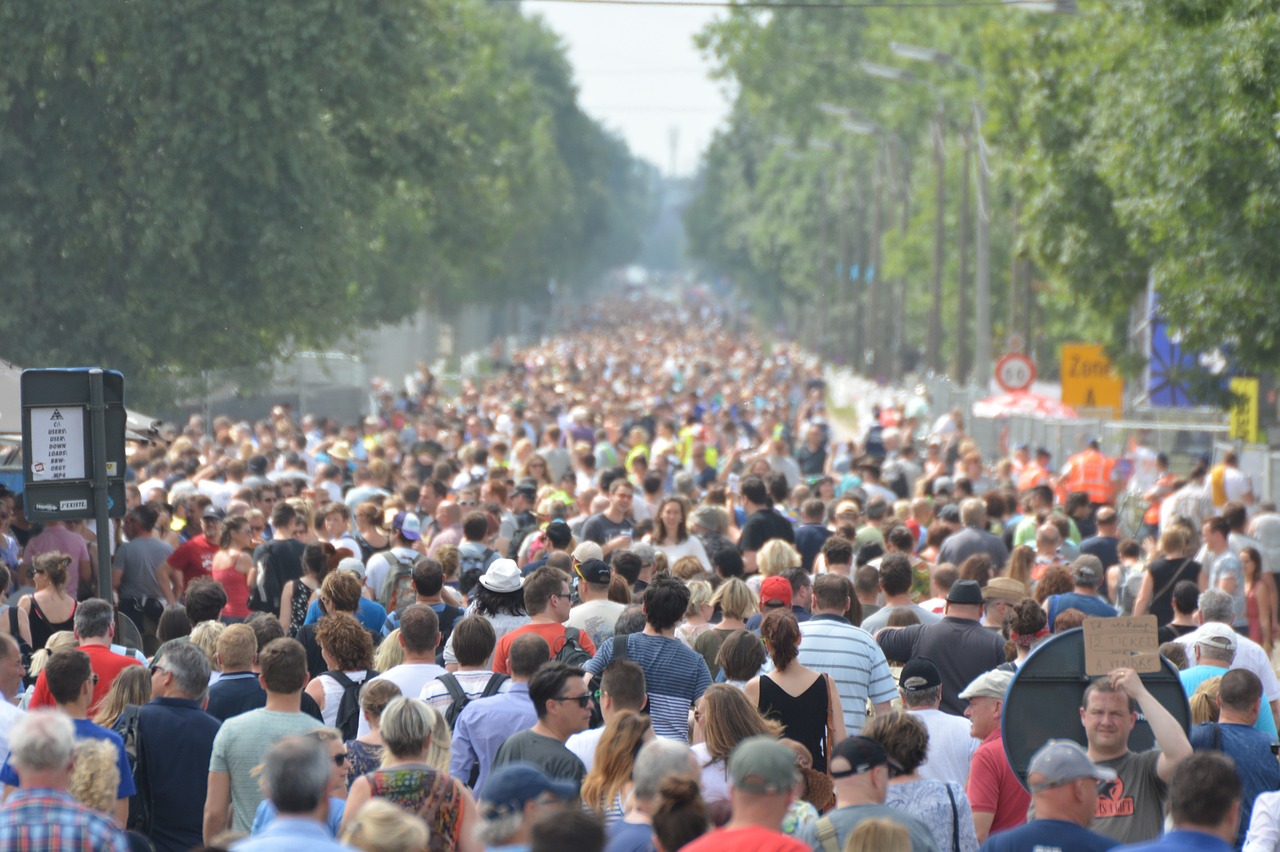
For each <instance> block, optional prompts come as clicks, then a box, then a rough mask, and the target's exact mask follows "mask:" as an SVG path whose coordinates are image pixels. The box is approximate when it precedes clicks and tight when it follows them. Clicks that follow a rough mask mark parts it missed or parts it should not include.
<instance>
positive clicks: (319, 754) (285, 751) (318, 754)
mask: <svg viewBox="0 0 1280 852" xmlns="http://www.w3.org/2000/svg"><path fill="white" fill-rule="evenodd" d="M332 766H333V764H332V763H331V762H330V760H329V750H328V749H327V748H325V747H324V745H322V744H321V743H320V741H319V740H317V739H315V738H314V737H286V738H285V739H283V740H281V741H280V742H278V743H276V744H275V745H274V746H272V747H271V751H269V752H267V761H266V771H265V773H264V775H263V778H264V780H265V782H266V785H267V791H268V796H269V797H270V799H271V802H272V803H273V804H274V805H275V806H276V810H277V811H279V812H280V813H281V814H282V815H283V814H309V813H311V812H312V811H314V810H315V809H316V808H318V807H320V803H321V802H323V801H325V797H326V796H328V795H329V781H330V778H331V777H332V776H331V774H330V770H331V769H332Z"/></svg>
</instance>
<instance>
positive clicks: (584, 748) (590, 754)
mask: <svg viewBox="0 0 1280 852" xmlns="http://www.w3.org/2000/svg"><path fill="white" fill-rule="evenodd" d="M602 736H604V725H601V726H600V727H598V728H587V729H586V730H585V731H583V732H582V733H580V734H574V735H573V736H571V737H569V739H568V740H566V741H565V744H564V747H565V748H567V749H569V751H571V752H573V753H574V754H576V755H577V756H578V760H581V761H582V765H583V766H585V767H587V771H588V772H590V771H591V764H592V763H593V762H594V761H595V759H596V746H598V745H600V738H601V737H602Z"/></svg>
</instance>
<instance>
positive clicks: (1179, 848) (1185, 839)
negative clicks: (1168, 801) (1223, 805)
mask: <svg viewBox="0 0 1280 852" xmlns="http://www.w3.org/2000/svg"><path fill="white" fill-rule="evenodd" d="M1268 753H1270V752H1268ZM1119 848H1120V849H1122V850H1123V852H1230V850H1231V844H1230V843H1227V842H1226V841H1225V840H1223V839H1222V838H1221V837H1216V836H1214V835H1212V834H1207V833H1205V832H1203V831H1193V830H1191V829H1186V828H1179V829H1176V830H1174V831H1170V832H1168V833H1167V834H1165V835H1164V837H1160V838H1157V839H1155V840H1153V841H1151V842H1150V843H1134V844H1132V845H1130V846H1121V847H1119Z"/></svg>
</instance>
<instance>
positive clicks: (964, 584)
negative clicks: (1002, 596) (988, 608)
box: [947, 580, 983, 606]
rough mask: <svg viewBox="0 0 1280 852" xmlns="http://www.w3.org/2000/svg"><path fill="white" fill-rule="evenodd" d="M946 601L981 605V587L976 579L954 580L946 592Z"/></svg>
mask: <svg viewBox="0 0 1280 852" xmlns="http://www.w3.org/2000/svg"><path fill="white" fill-rule="evenodd" d="M947 603H953V604H969V605H972V606H982V603H983V597H982V587H981V586H979V585H978V581H977V580H956V581H955V583H954V584H953V585H952V586H951V591H949V592H947Z"/></svg>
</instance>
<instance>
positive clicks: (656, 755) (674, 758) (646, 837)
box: [609, 737, 701, 849]
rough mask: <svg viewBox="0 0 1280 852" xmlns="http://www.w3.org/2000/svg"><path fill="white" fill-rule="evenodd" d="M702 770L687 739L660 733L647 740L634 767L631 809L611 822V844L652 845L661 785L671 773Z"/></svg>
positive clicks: (625, 846) (694, 775)
mask: <svg viewBox="0 0 1280 852" xmlns="http://www.w3.org/2000/svg"><path fill="white" fill-rule="evenodd" d="M700 771H701V770H700V769H699V767H698V760H697V758H696V757H694V754H693V750H692V749H690V748H689V747H688V746H687V745H685V744H684V743H682V742H677V741H675V740H668V739H663V738H661V737H659V738H658V739H655V740H652V741H650V742H648V743H645V745H644V747H642V748H641V749H640V753H639V754H637V755H636V760H635V765H634V767H633V768H632V770H631V782H632V785H633V786H632V791H631V810H629V811H628V812H627V815H626V817H624V818H623V819H622V820H620V821H618V822H615V823H614V824H613V825H612V826H610V828H609V848H610V849H652V848H653V821H652V818H653V812H654V811H655V810H657V807H658V786H659V785H660V784H661V783H662V781H663V779H664V778H669V777H671V776H672V775H688V776H690V777H691V778H697V777H698V773H699V772H700Z"/></svg>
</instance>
